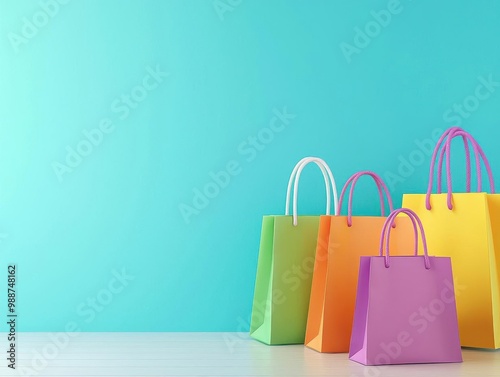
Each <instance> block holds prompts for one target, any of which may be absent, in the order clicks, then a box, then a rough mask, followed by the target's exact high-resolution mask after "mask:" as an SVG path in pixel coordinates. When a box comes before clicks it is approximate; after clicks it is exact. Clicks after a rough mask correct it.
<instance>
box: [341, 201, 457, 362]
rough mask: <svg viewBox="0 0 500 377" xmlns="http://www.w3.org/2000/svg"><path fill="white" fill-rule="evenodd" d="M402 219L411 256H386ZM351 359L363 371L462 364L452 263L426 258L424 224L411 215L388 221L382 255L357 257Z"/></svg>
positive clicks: (382, 237) (406, 211) (394, 216)
mask: <svg viewBox="0 0 500 377" xmlns="http://www.w3.org/2000/svg"><path fill="white" fill-rule="evenodd" d="M400 213H404V214H406V215H408V216H409V217H410V219H411V220H412V222H413V227H414V230H415V255H414V256H394V257H390V256H389V246H388V245H389V242H388V241H389V237H390V232H391V228H392V226H393V224H394V221H395V219H396V216H397V215H398V214H400ZM417 225H418V226H419V228H420V234H421V237H422V244H423V249H424V255H423V256H419V255H418V230H417ZM384 238H385V239H384ZM384 241H385V242H384ZM384 243H385V249H386V254H385V256H384V255H383V245H384ZM349 359H350V360H353V361H356V362H358V363H361V364H364V365H382V364H410V363H453V362H461V361H462V353H461V349H460V338H459V333H458V322H457V310H456V304H455V289H454V286H453V275H452V270H451V259H450V258H448V257H429V256H428V254H427V245H426V241H425V234H424V229H423V226H422V223H421V222H420V219H419V218H418V216H417V215H416V214H415V212H413V211H411V210H409V209H398V210H395V211H393V212H392V213H391V215H390V216H389V217H388V218H387V220H386V222H385V224H384V228H383V229H382V235H381V240H380V255H379V256H377V257H361V262H360V268H359V279H358V290H357V296H356V309H355V312H354V322H353V329H352V336H351V344H350V350H349Z"/></svg>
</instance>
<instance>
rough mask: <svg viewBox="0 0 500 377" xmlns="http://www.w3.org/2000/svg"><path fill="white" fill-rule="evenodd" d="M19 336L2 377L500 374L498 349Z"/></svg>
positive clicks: (211, 337)
mask: <svg viewBox="0 0 500 377" xmlns="http://www.w3.org/2000/svg"><path fill="white" fill-rule="evenodd" d="M0 336H1V338H0V343H1V344H2V347H1V348H2V353H4V352H5V351H4V349H5V348H6V347H5V346H6V344H7V340H6V334H1V335H0ZM18 336H19V339H18V350H17V352H18V355H17V363H18V369H16V371H13V370H12V369H9V368H7V360H6V359H5V357H2V358H1V359H2V360H0V363H1V366H0V376H16V375H28V376H30V375H33V376H53V377H55V376H68V377H69V376H142V377H147V376H220V377H222V376H280V377H285V376H330V377H332V376H347V377H354V376H359V377H365V376H366V377H391V376H397V377H412V376H425V377H433V376H436V377H438V376H439V377H448V376H475V377H480V376H500V351H484V350H481V351H479V350H471V349H464V350H463V357H464V362H463V363H461V364H420V365H391V366H386V367H364V366H362V365H360V364H357V363H355V362H352V361H349V360H348V358H347V355H346V354H320V353H318V352H315V351H312V350H310V349H308V348H305V347H304V346H300V345H294V346H272V347H269V346H266V345H263V344H261V343H258V342H257V341H254V340H252V339H250V338H249V337H248V335H247V334H244V333H80V334H76V335H75V336H74V337H72V338H70V339H69V341H67V340H68V338H67V337H66V338H64V336H63V338H61V339H60V342H61V343H59V344H56V343H57V341H55V340H51V339H50V334H48V333H21V334H18ZM4 355H5V354H4ZM44 355H45V356H44ZM23 368H24V369H23ZM26 368H28V369H26Z"/></svg>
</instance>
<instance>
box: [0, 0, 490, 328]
mask: <svg viewBox="0 0 500 377" xmlns="http://www.w3.org/2000/svg"><path fill="white" fill-rule="evenodd" d="M499 36H500V2H498V1H494V0H484V1H480V2H469V1H460V2H456V1H444V2H435V1H431V0H413V1H411V0H401V1H400V2H398V1H394V0H391V1H385V0H384V1H363V2H361V1H328V0H323V1H321V0H316V1H305V0H295V1H284V0H281V1H280V0H274V1H264V0H252V1H250V0H243V1H239V0H220V1H218V0H216V1H212V0H207V1H203V0H197V1H195V0H165V1H160V0H157V1H153V0H149V1H145V0H128V1H120V2H119V1H110V0H108V1H97V0H86V1H83V0H80V1H78V0H73V1H63V0H60V1H56V0H42V1H26V0H24V1H19V0H9V1H7V0H3V1H1V2H0V241H1V243H0V261H1V263H0V292H1V293H0V306H1V307H5V308H6V306H7V305H6V292H5V291H6V289H3V288H1V286H2V284H4V285H6V284H7V282H6V280H7V278H6V275H7V265H8V264H9V263H16V264H17V265H18V285H17V289H18V313H19V316H20V317H19V326H20V327H19V329H20V330H22V331H62V330H64V329H65V328H66V326H68V325H69V326H70V327H71V326H72V324H73V325H74V324H76V325H77V327H78V329H80V330H82V331H235V330H248V319H249V315H250V311H251V302H252V295H253V285H254V278H255V269H256V262H257V254H258V246H259V235H260V227H261V219H262V216H263V215H265V214H282V213H283V211H284V205H285V203H284V201H285V190H286V184H287V180H288V176H289V174H290V172H291V170H292V168H293V166H294V164H295V163H296V162H297V161H298V160H299V159H300V158H301V157H304V156H306V155H316V156H320V157H322V158H324V159H325V160H326V161H327V162H328V163H329V164H330V166H331V168H332V170H333V172H334V175H335V177H336V179H337V183H338V186H339V190H340V188H341V187H342V185H343V183H344V182H345V180H346V179H347V178H348V177H349V176H350V175H351V174H353V173H354V172H356V171H359V170H363V169H369V170H374V171H376V172H378V173H379V174H381V175H383V177H384V178H385V179H386V181H387V183H388V184H389V185H390V187H391V192H392V195H393V198H394V201H395V204H396V205H398V206H399V205H400V204H401V195H402V193H404V192H424V191H425V189H426V184H427V177H428V167H429V160H430V158H429V156H428V154H429V153H430V151H429V148H432V142H431V140H430V139H431V138H432V137H436V135H437V134H439V133H440V132H441V131H443V130H444V129H446V128H447V127H449V126H452V125H456V124H457V125H461V126H463V127H464V128H466V129H467V130H469V131H471V132H472V133H473V135H474V136H475V137H476V139H477V140H478V141H479V142H480V143H481V145H482V147H483V149H484V150H485V152H486V153H487V155H488V157H489V159H490V163H491V164H492V167H493V169H494V173H495V174H496V175H497V176H500V153H499V149H498V140H499V137H500V114H499V111H498V108H499V105H500V43H499V41H498V38H499ZM276 114H279V117H277V115H276ZM275 117H276V119H274V118H275ZM280 117H281V118H280ZM270 123H272V124H273V125H274V129H275V130H274V131H272V130H271V129H270V128H269V125H270ZM266 128H267V130H266ZM459 146H460V143H458V142H457V143H455V144H454V148H455V149H456V150H457V154H456V158H454V172H456V174H455V176H454V177H455V178H456V179H455V180H456V182H455V186H454V187H456V188H457V190H460V189H463V187H464V183H463V177H464V170H465V169H464V166H463V165H464V162H463V153H462V155H461V153H460V152H458V151H459V150H460V149H461V148H460V147H459ZM227 169H229V170H230V172H231V173H232V175H230V176H229V179H228V176H227V175H226V174H225V173H222V174H219V172H220V171H223V170H226V171H227ZM316 170H317V169H316V168H308V169H307V171H306V173H305V174H304V175H303V179H302V180H301V191H300V208H299V211H300V213H302V214H315V213H317V214H319V213H321V212H322V211H324V200H325V199H324V188H323V186H322V185H323V183H322V178H321V175H320V174H319V173H318V172H317V171H316ZM214 177H218V178H214ZM217 180H219V181H220V182H219V184H218V186H216V185H217V183H214V182H216V181H217ZM221 185H222V186H224V187H220V186H221ZM197 190H201V191H203V190H207V192H208V194H209V196H211V197H210V198H205V199H203V198H201V197H200V194H199V192H198V191H197ZM376 198H377V194H376V192H375V189H374V185H373V183H372V182H370V181H369V180H368V179H366V181H362V182H361V183H360V184H359V187H358V189H357V190H356V198H355V206H354V209H355V213H357V214H376V213H378V211H379V209H378V202H377V200H376ZM2 323H4V321H2ZM3 327H5V324H4V325H3Z"/></svg>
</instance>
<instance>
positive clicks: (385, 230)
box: [379, 208, 431, 270]
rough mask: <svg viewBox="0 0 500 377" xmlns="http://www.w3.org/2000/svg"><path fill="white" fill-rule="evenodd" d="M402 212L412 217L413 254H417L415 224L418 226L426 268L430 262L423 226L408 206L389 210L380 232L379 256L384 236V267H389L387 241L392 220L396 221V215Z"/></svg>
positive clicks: (382, 253)
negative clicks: (413, 234)
mask: <svg viewBox="0 0 500 377" xmlns="http://www.w3.org/2000/svg"><path fill="white" fill-rule="evenodd" d="M400 213H404V214H405V215H407V216H408V217H409V218H410V219H412V222H413V230H414V233H415V247H416V253H415V255H418V231H417V226H416V225H418V227H419V228H420V235H421V237H422V244H423V246H424V265H425V268H426V269H427V270H429V269H430V268H431V262H430V259H429V254H428V253H427V240H426V238H425V232H424V226H423V225H422V221H420V218H419V217H418V215H417V214H416V213H415V212H413V211H412V210H411V209H408V208H400V209H396V210H394V211H392V212H391V214H390V215H389V217H387V219H386V220H385V223H384V227H383V229H382V234H381V236H380V249H379V256H381V257H382V256H384V251H383V242H384V236H385V237H386V240H385V267H386V268H389V267H390V256H389V241H390V236H391V227H392V225H393V224H394V221H396V217H397V216H398V215H399V214H400Z"/></svg>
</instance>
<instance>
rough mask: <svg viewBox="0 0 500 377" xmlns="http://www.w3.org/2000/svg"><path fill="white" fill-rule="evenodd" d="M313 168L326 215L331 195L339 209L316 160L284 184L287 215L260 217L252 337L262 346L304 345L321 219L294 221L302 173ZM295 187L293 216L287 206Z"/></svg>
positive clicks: (324, 168) (330, 183) (331, 183)
mask: <svg viewBox="0 0 500 377" xmlns="http://www.w3.org/2000/svg"><path fill="white" fill-rule="evenodd" d="M311 162H314V163H316V164H317V165H318V166H319V167H320V169H321V171H322V173H323V177H324V181H325V187H326V198H327V204H326V214H329V213H330V207H331V205H330V202H331V199H330V198H331V191H333V200H334V209H335V210H337V202H338V199H337V189H336V186H335V180H334V178H333V175H332V172H331V170H330V168H329V167H328V165H327V164H326V163H325V162H324V161H323V160H322V159H320V158H314V157H309V158H304V159H302V160H301V161H300V162H299V163H298V164H297V165H296V166H295V168H294V170H293V171H292V174H291V176H290V180H289V182H288V189H287V197H286V209H285V216H283V215H280V216H264V218H263V221H262V232H261V241H260V250H259V258H258V262H257V275H256V280H255V293H254V299H253V307H252V318H251V323H250V336H251V337H253V338H255V339H257V340H259V341H261V342H263V343H266V344H303V343H304V336H305V329H306V322H307V310H308V307H309V295H310V291H311V280H312V272H313V267H314V255H315V251H316V241H317V236H318V225H319V216H302V215H301V216H298V214H297V197H298V184H299V179H300V175H301V172H302V169H303V168H304V167H305V166H306V165H307V164H309V163H311ZM292 185H293V216H290V215H289V203H290V196H291V190H292Z"/></svg>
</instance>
